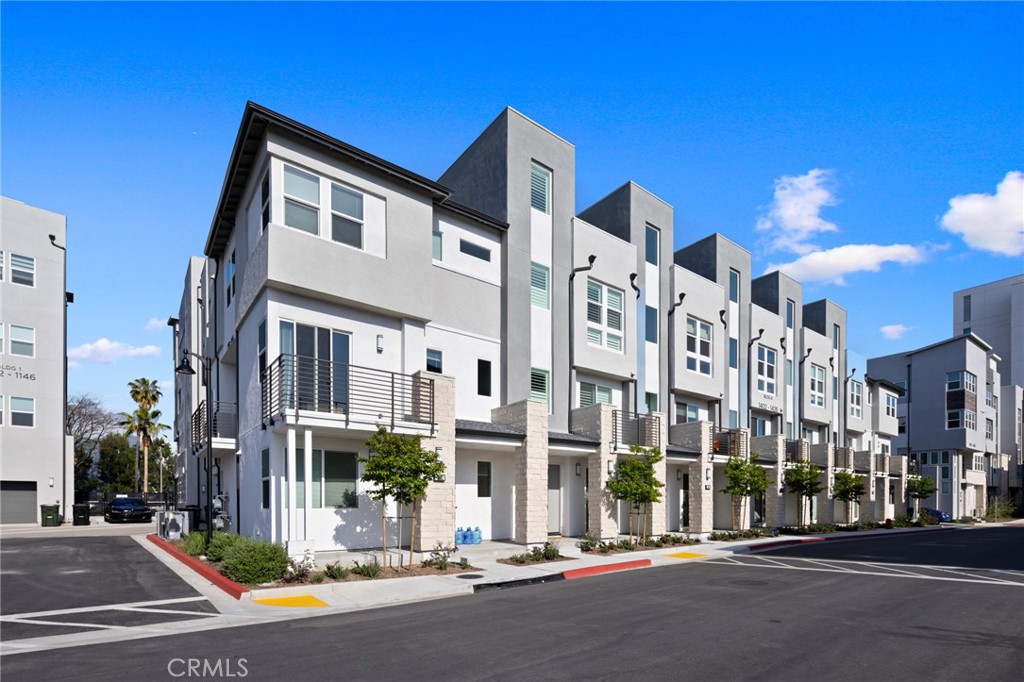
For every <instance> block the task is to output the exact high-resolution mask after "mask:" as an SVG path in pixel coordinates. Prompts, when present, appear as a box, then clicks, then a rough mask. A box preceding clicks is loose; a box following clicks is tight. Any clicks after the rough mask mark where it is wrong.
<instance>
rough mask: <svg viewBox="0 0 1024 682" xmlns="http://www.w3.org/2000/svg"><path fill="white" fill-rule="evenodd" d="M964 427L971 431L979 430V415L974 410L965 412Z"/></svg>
mask: <svg viewBox="0 0 1024 682" xmlns="http://www.w3.org/2000/svg"><path fill="white" fill-rule="evenodd" d="M964 427H965V428H968V429H970V430H971V431H977V430H978V413H977V412H975V411H974V410H964Z"/></svg>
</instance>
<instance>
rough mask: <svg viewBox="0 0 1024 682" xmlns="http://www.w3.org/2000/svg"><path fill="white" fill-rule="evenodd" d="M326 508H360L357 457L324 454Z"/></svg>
mask: <svg viewBox="0 0 1024 682" xmlns="http://www.w3.org/2000/svg"><path fill="white" fill-rule="evenodd" d="M323 462H324V485H323V493H324V506H325V507H346V508H354V507H358V506H359V496H358V494H357V493H356V479H357V478H358V473H357V472H358V468H357V465H356V456H355V455H354V454H351V453H348V452H325V453H324V460H323Z"/></svg>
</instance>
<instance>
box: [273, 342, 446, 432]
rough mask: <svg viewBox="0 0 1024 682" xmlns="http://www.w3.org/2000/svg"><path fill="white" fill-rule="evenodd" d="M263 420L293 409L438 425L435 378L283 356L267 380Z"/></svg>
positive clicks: (387, 422) (383, 421) (380, 421)
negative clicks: (435, 423)
mask: <svg viewBox="0 0 1024 682" xmlns="http://www.w3.org/2000/svg"><path fill="white" fill-rule="evenodd" d="M262 403H263V419H264V420H265V421H269V422H271V423H273V421H274V419H275V418H276V417H277V415H281V414H284V413H286V412H293V411H295V410H305V411H309V412H320V413H327V414H336V415H343V416H344V417H345V418H346V419H349V420H351V419H353V418H355V419H362V420H365V421H367V422H368V423H376V424H384V425H389V426H390V427H391V428H392V429H393V428H394V427H395V425H396V424H397V423H399V422H412V423H417V424H430V425H433V424H434V380H433V379H431V378H430V377H424V376H412V375H409V374H400V373H398V372H389V371H387V370H381V369H372V368H370V367H359V366H358V365H350V364H348V363H345V362H331V361H330V360H320V359H317V358H311V357H306V356H301V355H287V354H286V355H281V356H280V357H278V358H277V359H276V360H274V361H273V362H272V363H270V367H268V368H267V372H266V375H265V376H264V381H263V396H262Z"/></svg>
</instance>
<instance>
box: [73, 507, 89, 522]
mask: <svg viewBox="0 0 1024 682" xmlns="http://www.w3.org/2000/svg"><path fill="white" fill-rule="evenodd" d="M71 519H72V525H74V526H88V525H89V505H88V504H73V505H71Z"/></svg>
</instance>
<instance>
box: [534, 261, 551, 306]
mask: <svg viewBox="0 0 1024 682" xmlns="http://www.w3.org/2000/svg"><path fill="white" fill-rule="evenodd" d="M530 303H531V304H533V305H534V306H536V307H537V308H544V309H545V310H547V309H548V308H550V307H551V270H549V269H548V268H547V266H544V265H541V264H540V263H530Z"/></svg>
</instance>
